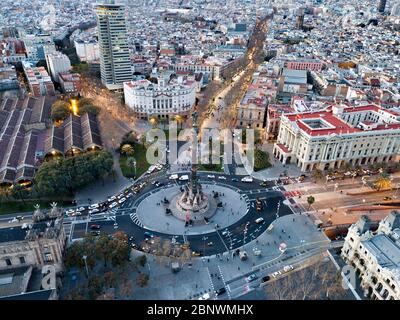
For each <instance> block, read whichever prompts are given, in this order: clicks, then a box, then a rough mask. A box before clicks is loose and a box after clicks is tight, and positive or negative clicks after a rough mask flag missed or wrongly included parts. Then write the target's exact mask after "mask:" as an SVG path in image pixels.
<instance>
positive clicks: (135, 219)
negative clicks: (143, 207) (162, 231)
mask: <svg viewBox="0 0 400 320" xmlns="http://www.w3.org/2000/svg"><path fill="white" fill-rule="evenodd" d="M129 216H130V218H131V220H132V221H133V223H135V224H136V225H138V226H139V227H142V228H143V223H142V222H141V221H140V220H139V217H138V216H137V214H136V212H134V213H131V214H130V215H129Z"/></svg>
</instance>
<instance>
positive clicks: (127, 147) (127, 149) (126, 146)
mask: <svg viewBox="0 0 400 320" xmlns="http://www.w3.org/2000/svg"><path fill="white" fill-rule="evenodd" d="M134 151H135V150H134V149H133V147H132V145H130V144H128V143H127V144H124V145H123V146H122V147H121V153H122V154H125V155H127V156H132V155H133V153H134Z"/></svg>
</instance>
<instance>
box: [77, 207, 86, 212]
mask: <svg viewBox="0 0 400 320" xmlns="http://www.w3.org/2000/svg"><path fill="white" fill-rule="evenodd" d="M82 211H85V207H79V208H78V209H76V212H82Z"/></svg>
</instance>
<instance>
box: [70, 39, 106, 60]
mask: <svg viewBox="0 0 400 320" xmlns="http://www.w3.org/2000/svg"><path fill="white" fill-rule="evenodd" d="M74 45H75V50H76V54H77V56H78V57H79V60H80V61H84V62H87V63H91V62H94V61H98V60H99V59H100V49H99V44H98V42H97V41H95V40H88V41H84V40H79V39H78V40H75V41H74Z"/></svg>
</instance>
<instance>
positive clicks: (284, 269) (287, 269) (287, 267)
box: [283, 264, 294, 272]
mask: <svg viewBox="0 0 400 320" xmlns="http://www.w3.org/2000/svg"><path fill="white" fill-rule="evenodd" d="M293 269H294V268H293V266H292V265H291V264H289V265H288V266H284V267H283V271H285V272H289V271H291V270H293Z"/></svg>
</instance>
